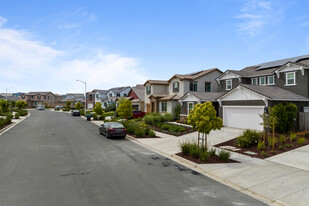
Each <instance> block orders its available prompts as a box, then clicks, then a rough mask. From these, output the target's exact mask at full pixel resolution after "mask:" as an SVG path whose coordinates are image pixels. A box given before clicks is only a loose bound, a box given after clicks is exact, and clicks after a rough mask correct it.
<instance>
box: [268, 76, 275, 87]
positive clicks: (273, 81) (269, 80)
mask: <svg viewBox="0 0 309 206" xmlns="http://www.w3.org/2000/svg"><path fill="white" fill-rule="evenodd" d="M267 84H268V85H274V84H275V77H274V76H269V77H267Z"/></svg>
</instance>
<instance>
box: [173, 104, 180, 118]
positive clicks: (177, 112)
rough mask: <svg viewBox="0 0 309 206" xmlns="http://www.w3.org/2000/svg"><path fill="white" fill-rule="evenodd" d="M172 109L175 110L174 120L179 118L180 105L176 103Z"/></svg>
mask: <svg viewBox="0 0 309 206" xmlns="http://www.w3.org/2000/svg"><path fill="white" fill-rule="evenodd" d="M174 111H175V116H176V120H179V119H180V112H181V105H180V104H177V106H176V107H175V110H174Z"/></svg>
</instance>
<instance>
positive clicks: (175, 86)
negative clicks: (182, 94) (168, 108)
mask: <svg viewBox="0 0 309 206" xmlns="http://www.w3.org/2000/svg"><path fill="white" fill-rule="evenodd" d="M173 92H179V82H174V83H173Z"/></svg>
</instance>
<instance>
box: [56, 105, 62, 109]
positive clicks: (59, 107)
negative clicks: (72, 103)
mask: <svg viewBox="0 0 309 206" xmlns="http://www.w3.org/2000/svg"><path fill="white" fill-rule="evenodd" d="M62 108H63V106H62V105H57V106H55V109H62Z"/></svg>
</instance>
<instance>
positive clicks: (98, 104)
mask: <svg viewBox="0 0 309 206" xmlns="http://www.w3.org/2000/svg"><path fill="white" fill-rule="evenodd" d="M93 110H94V112H95V113H96V114H97V115H102V114H103V108H102V104H101V102H96V103H95V105H94V108H93Z"/></svg>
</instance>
